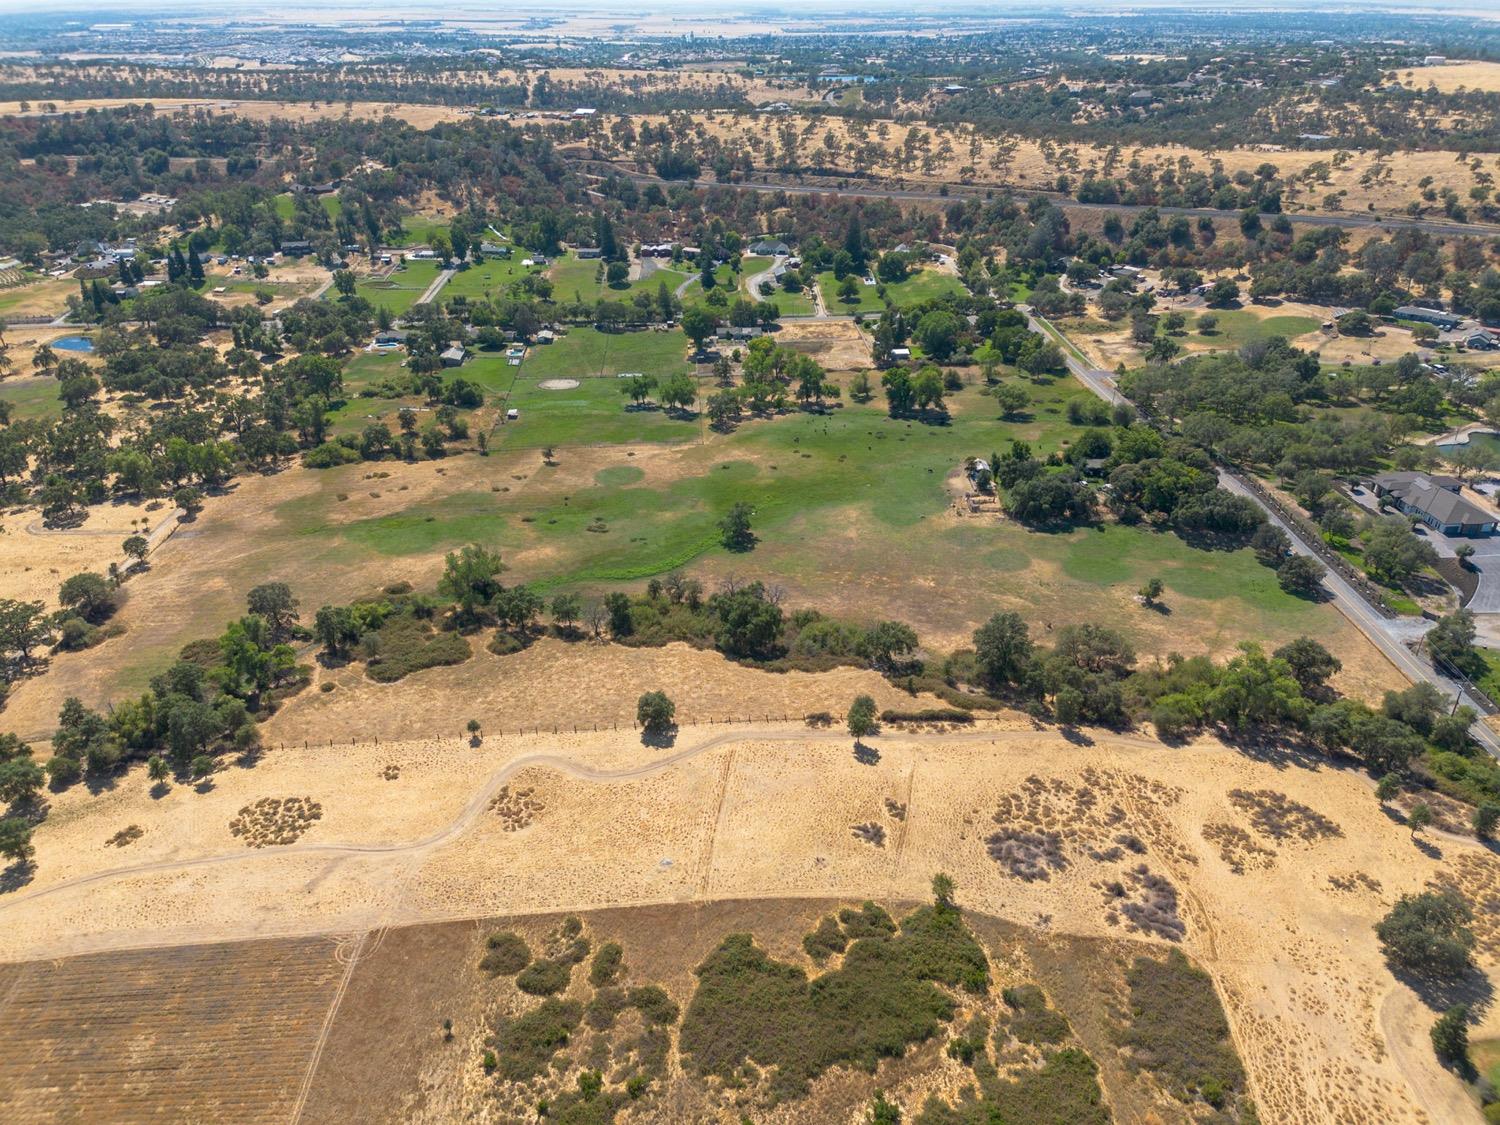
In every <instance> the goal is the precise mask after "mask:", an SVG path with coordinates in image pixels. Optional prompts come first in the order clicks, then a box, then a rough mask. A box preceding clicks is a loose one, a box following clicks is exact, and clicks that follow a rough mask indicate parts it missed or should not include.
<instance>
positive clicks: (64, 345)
mask: <svg viewBox="0 0 1500 1125" xmlns="http://www.w3.org/2000/svg"><path fill="white" fill-rule="evenodd" d="M52 349H53V350H54V351H59V352H91V351H93V350H94V341H93V340H91V339H89V337H87V336H60V337H58V338H57V339H56V340H53V341H52Z"/></svg>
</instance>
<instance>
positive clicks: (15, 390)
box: [0, 375, 62, 421]
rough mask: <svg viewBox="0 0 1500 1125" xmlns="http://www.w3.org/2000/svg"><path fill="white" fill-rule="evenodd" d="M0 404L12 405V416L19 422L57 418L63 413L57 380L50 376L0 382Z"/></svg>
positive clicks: (27, 377) (26, 377)
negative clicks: (58, 395)
mask: <svg viewBox="0 0 1500 1125" xmlns="http://www.w3.org/2000/svg"><path fill="white" fill-rule="evenodd" d="M0 402H8V403H10V408H11V412H12V413H11V416H12V417H13V418H15V419H16V420H17V421H25V420H27V419H31V418H55V417H57V416H58V415H59V414H61V413H62V400H61V399H60V398H58V397H57V380H56V379H54V378H52V377H51V376H50V375H38V376H25V377H22V378H15V379H5V380H0Z"/></svg>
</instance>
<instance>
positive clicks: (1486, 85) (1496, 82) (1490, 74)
mask: <svg viewBox="0 0 1500 1125" xmlns="http://www.w3.org/2000/svg"><path fill="white" fill-rule="evenodd" d="M1396 77H1397V78H1398V79H1399V80H1400V82H1401V84H1402V85H1403V86H1407V87H1409V88H1411V89H1413V90H1425V89H1427V88H1428V87H1429V86H1430V87H1433V88H1435V89H1436V90H1437V91H1438V92H1439V93H1442V94H1452V93H1454V92H1456V91H1458V90H1484V91H1487V92H1488V91H1495V90H1500V63H1493V62H1474V61H1461V60H1455V61H1453V62H1447V63H1443V64H1442V65H1440V66H1415V67H1411V68H1409V69H1407V70H1398V71H1397V72H1396Z"/></svg>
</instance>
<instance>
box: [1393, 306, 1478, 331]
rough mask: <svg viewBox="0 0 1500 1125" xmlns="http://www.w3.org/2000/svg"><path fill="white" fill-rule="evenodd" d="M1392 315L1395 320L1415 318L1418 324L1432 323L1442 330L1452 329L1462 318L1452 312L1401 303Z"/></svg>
mask: <svg viewBox="0 0 1500 1125" xmlns="http://www.w3.org/2000/svg"><path fill="white" fill-rule="evenodd" d="M1392 315H1393V316H1395V317H1396V319H1397V320H1415V321H1417V322H1418V323H1419V324H1434V325H1436V326H1437V327H1439V328H1441V329H1442V330H1443V331H1444V332H1451V331H1453V329H1455V328H1457V327H1458V326H1459V324H1461V323H1462V319H1463V318H1461V317H1457V316H1454V315H1453V314H1452V313H1445V312H1443V311H1442V310H1441V309H1424V308H1423V307H1422V306H1421V305H1402V306H1401V307H1400V308H1398V309H1397V310H1396V311H1395V312H1394V313H1393V314H1392Z"/></svg>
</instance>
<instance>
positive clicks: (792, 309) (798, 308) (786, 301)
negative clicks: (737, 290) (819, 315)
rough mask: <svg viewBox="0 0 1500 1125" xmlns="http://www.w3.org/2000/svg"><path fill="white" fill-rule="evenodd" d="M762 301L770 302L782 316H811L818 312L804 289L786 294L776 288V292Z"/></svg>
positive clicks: (784, 291) (810, 296)
mask: <svg viewBox="0 0 1500 1125" xmlns="http://www.w3.org/2000/svg"><path fill="white" fill-rule="evenodd" d="M764 300H767V301H770V302H772V303H773V304H774V305H775V306H776V307H777V308H778V309H779V310H780V311H781V315H782V316H812V314H813V313H815V312H817V311H818V310H817V306H816V305H814V304H813V299H812V295H811V294H810V293H809V292H808V291H807V290H805V289H804V290H803V291H802V292H800V293H788V292H787V291H786V290H785V289H782V288H781V287H780V286H778V287H777V289H776V292H775V293H773V294H771V296H769V297H766V298H764Z"/></svg>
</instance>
